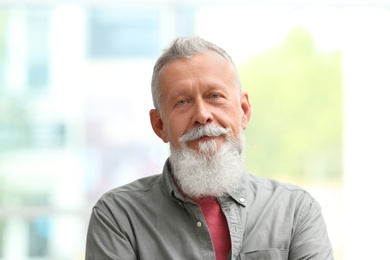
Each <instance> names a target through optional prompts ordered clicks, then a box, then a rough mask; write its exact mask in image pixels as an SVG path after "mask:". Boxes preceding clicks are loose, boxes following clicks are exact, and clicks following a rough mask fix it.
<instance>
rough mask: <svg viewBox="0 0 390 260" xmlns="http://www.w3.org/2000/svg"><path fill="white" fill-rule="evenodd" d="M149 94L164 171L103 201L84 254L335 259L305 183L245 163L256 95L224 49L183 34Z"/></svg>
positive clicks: (95, 211)
mask: <svg viewBox="0 0 390 260" xmlns="http://www.w3.org/2000/svg"><path fill="white" fill-rule="evenodd" d="M152 95H153V101H154V106H155V109H152V110H151V111H150V121H151V124H152V128H153V130H154V132H155V133H156V134H157V136H158V137H160V138H161V139H162V140H163V141H164V142H166V143H169V144H170V149H171V156H170V157H169V159H168V160H167V162H166V164H165V166H164V169H163V173H162V174H161V175H156V176H151V177H147V178H144V179H141V180H138V181H135V182H133V183H130V184H127V185H125V186H122V187H120V188H117V189H114V190H112V191H110V192H108V193H106V194H105V195H103V197H102V198H101V199H100V200H99V201H98V202H97V204H96V205H95V207H94V208H93V212H92V216H91V219H90V224H89V229H88V235H87V249H86V259H186V260H187V259H218V260H219V259H286V260H287V259H289V260H292V259H321V260H324V259H333V256H332V248H331V245H330V242H329V239H328V236H327V231H326V227H325V223H324V220H323V218H322V216H321V211H320V207H319V205H318V203H317V202H316V201H315V200H314V199H313V198H312V197H311V196H310V195H309V194H308V193H307V192H305V191H304V190H302V189H300V188H298V187H295V186H292V185H288V184H282V183H279V182H276V181H272V180H269V179H265V178H261V177H255V176H253V175H250V174H247V173H245V170H244V163H243V158H242V156H243V143H244V140H243V139H244V138H243V131H244V130H245V128H246V127H247V125H248V122H249V119H250V116H251V105H250V103H249V99H248V94H247V93H245V92H243V91H242V90H241V86H240V81H239V76H238V73H237V71H236V68H235V66H234V64H233V62H232V60H231V58H230V57H229V56H228V54H227V53H226V52H225V51H224V50H222V49H221V48H219V47H218V46H216V45H214V44H212V43H209V42H207V41H204V40H203V39H200V38H199V37H190V38H178V39H176V40H175V41H174V42H173V44H172V45H171V46H170V47H169V48H168V49H167V50H165V52H164V53H163V54H162V56H161V57H160V58H159V59H158V60H157V62H156V65H155V67H154V72H153V77H152Z"/></svg>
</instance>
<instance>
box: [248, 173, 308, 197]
mask: <svg viewBox="0 0 390 260" xmlns="http://www.w3.org/2000/svg"><path fill="white" fill-rule="evenodd" d="M248 190H249V191H248V192H249V193H250V194H251V195H252V196H253V198H255V199H256V198H257V199H261V200H264V199H265V200H272V201H280V202H289V203H291V202H295V203H298V204H300V203H302V202H304V203H309V204H310V203H313V202H315V200H314V199H313V197H312V196H311V195H310V194H309V193H308V192H307V191H306V190H305V189H303V188H302V187H300V186H297V185H294V184H290V183H285V182H281V181H278V180H273V179H269V178H264V177H259V176H254V175H251V174H248Z"/></svg>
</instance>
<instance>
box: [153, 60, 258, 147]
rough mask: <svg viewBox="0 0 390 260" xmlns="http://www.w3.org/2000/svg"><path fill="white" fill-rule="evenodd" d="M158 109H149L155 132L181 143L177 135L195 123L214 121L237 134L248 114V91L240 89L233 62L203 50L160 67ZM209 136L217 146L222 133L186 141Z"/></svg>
mask: <svg viewBox="0 0 390 260" xmlns="http://www.w3.org/2000/svg"><path fill="white" fill-rule="evenodd" d="M159 79H160V87H161V111H160V113H159V112H158V111H156V110H151V112H150V117H151V123H152V126H153V129H154V131H155V132H156V134H157V135H158V136H159V137H160V138H161V139H162V140H163V141H164V142H170V143H171V146H172V147H173V148H175V149H179V148H180V147H181V145H180V142H179V140H178V139H179V138H180V137H181V136H182V135H183V134H184V133H186V132H187V131H188V130H191V129H192V128H194V127H196V126H201V125H207V124H215V125H218V126H221V127H223V128H229V129H230V135H231V136H232V137H233V138H237V137H238V135H239V134H240V131H241V130H242V129H245V128H246V126H247V123H248V121H249V118H250V110H251V109H250V104H249V101H248V95H247V94H246V93H240V91H239V89H238V86H237V81H236V78H235V74H234V70H233V67H232V65H231V64H230V63H229V62H228V61H227V60H226V59H225V58H224V57H222V56H221V55H219V54H218V53H215V52H206V53H202V54H197V55H194V56H192V57H191V58H190V59H174V60H172V61H170V62H168V63H167V64H166V65H165V66H164V67H163V68H162V70H161V72H160V75H159ZM210 139H214V140H216V142H217V147H220V145H221V144H222V143H224V142H225V141H226V139H225V137H224V136H222V135H220V136H213V137H210V136H203V137H201V138H199V139H196V140H193V141H189V142H188V143H187V145H188V147H189V148H191V149H194V150H197V149H198V144H199V143H200V142H204V141H207V140H210Z"/></svg>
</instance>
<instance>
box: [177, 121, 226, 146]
mask: <svg viewBox="0 0 390 260" xmlns="http://www.w3.org/2000/svg"><path fill="white" fill-rule="evenodd" d="M229 132H230V128H223V127H220V126H217V125H213V124H208V125H203V126H196V127H194V128H192V129H191V130H189V131H187V132H186V133H185V134H184V135H182V136H181V137H180V138H179V142H181V143H183V142H184V143H185V142H190V141H193V140H196V139H199V138H201V137H203V136H220V135H224V136H227V135H228V134H229Z"/></svg>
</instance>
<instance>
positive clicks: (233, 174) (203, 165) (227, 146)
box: [170, 125, 244, 198]
mask: <svg viewBox="0 0 390 260" xmlns="http://www.w3.org/2000/svg"><path fill="white" fill-rule="evenodd" d="M210 127H211V128H212V129H210ZM201 128H202V129H200V130H201V131H200V134H198V136H197V135H196V134H195V135H194V134H193V131H190V132H192V133H189V134H190V136H191V137H190V138H184V137H185V136H186V134H185V135H183V137H182V138H180V139H179V141H181V145H182V148H180V149H174V148H173V147H172V146H171V157H170V162H171V165H172V169H173V175H174V177H175V180H176V183H177V184H178V185H179V188H180V189H181V191H182V192H183V193H185V194H186V195H187V196H189V197H192V198H204V197H220V196H223V195H224V194H227V193H231V192H233V191H235V190H236V189H237V187H238V186H239V184H240V182H241V181H242V180H241V178H242V177H243V175H244V160H243V153H242V151H243V146H244V135H243V133H241V134H240V135H239V137H238V138H237V139H233V138H231V137H229V136H228V132H229V129H224V128H220V127H218V126H214V125H210V126H209V125H207V126H206V128H204V127H201ZM218 128H219V130H218ZM195 131H198V132H199V128H198V129H195ZM218 131H220V134H222V135H225V138H226V142H225V143H223V144H222V145H221V147H220V148H218V147H217V143H216V141H215V140H210V141H206V142H201V143H199V147H198V149H199V150H198V151H195V150H193V149H191V148H188V147H187V145H186V142H187V141H190V140H191V139H192V140H194V139H197V138H199V137H200V136H202V135H218ZM207 133H210V134H207ZM211 133H214V134H211ZM183 139H184V140H186V141H183Z"/></svg>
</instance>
